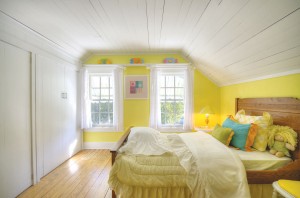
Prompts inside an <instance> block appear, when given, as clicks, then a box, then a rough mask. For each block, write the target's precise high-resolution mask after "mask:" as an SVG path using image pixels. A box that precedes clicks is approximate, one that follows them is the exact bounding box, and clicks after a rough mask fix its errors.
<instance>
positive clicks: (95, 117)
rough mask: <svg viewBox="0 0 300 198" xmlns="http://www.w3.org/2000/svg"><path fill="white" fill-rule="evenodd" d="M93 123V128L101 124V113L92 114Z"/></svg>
mask: <svg viewBox="0 0 300 198" xmlns="http://www.w3.org/2000/svg"><path fill="white" fill-rule="evenodd" d="M92 123H93V126H95V125H98V124H99V113H92Z"/></svg>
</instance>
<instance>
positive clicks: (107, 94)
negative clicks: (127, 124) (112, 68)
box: [89, 74, 114, 127]
mask: <svg viewBox="0 0 300 198" xmlns="http://www.w3.org/2000/svg"><path fill="white" fill-rule="evenodd" d="M97 78H98V79H97ZM112 78H113V76H112V75H109V74H90V77H89V82H90V83H89V88H90V100H91V118H92V119H91V120H92V127H113V119H114V115H113V112H114V111H113V102H114V96H113V83H112ZM95 81H96V83H95Z"/></svg>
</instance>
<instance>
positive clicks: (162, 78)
mask: <svg viewBox="0 0 300 198" xmlns="http://www.w3.org/2000/svg"><path fill="white" fill-rule="evenodd" d="M158 83H159V87H165V86H166V83H165V76H160V77H159V82H158Z"/></svg>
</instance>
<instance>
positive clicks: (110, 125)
mask: <svg viewBox="0 0 300 198" xmlns="http://www.w3.org/2000/svg"><path fill="white" fill-rule="evenodd" d="M92 77H99V78H100V82H99V83H100V87H99V89H100V93H101V89H105V88H104V87H101V77H108V78H111V79H112V80H113V74H112V73H90V74H89V91H90V92H89V93H90V95H89V97H90V101H91V107H92V102H94V101H98V102H99V103H100V102H101V101H103V100H101V94H100V98H99V99H98V100H97V99H92V92H91V91H92V89H93V88H94V87H92V82H91V78H92ZM108 84H109V86H108V92H109V94H108V97H109V99H108V102H109V101H110V100H112V101H111V102H112V103H113V102H114V100H115V96H114V95H113V93H111V92H110V89H112V92H114V87H113V84H114V83H113V82H112V83H110V81H109V83H108ZM111 96H112V98H111ZM112 106H113V105H112ZM112 108H114V107H112ZM99 109H100V107H99ZM113 112H114V111H109V108H108V107H107V111H106V112H102V113H105V114H107V116H108V120H109V118H110V116H109V114H110V113H112V114H113V116H112V117H113V120H114V117H115V115H114V113H113ZM93 113H96V112H92V108H91V118H92V117H93V116H92V114H93ZM98 114H101V112H100V111H99V113H98ZM91 120H92V122H93V119H91ZM99 122H100V115H99ZM109 123H111V124H99V125H96V126H93V123H92V126H93V128H112V127H113V126H114V123H113V122H109Z"/></svg>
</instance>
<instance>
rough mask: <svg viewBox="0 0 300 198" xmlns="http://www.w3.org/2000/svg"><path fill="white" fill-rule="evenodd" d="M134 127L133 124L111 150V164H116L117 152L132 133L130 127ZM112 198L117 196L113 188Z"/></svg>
mask: <svg viewBox="0 0 300 198" xmlns="http://www.w3.org/2000/svg"><path fill="white" fill-rule="evenodd" d="M131 128H132V126H130V127H129V128H128V129H127V130H126V131H125V133H124V135H123V136H122V137H121V138H120V140H119V141H118V142H117V145H116V147H115V148H113V149H111V150H110V153H111V166H113V165H114V163H115V160H116V157H117V152H118V150H119V148H120V147H121V146H122V145H123V144H124V142H126V141H127V137H128V135H129V133H130V129H131ZM112 198H117V196H116V193H115V191H114V190H112Z"/></svg>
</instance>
